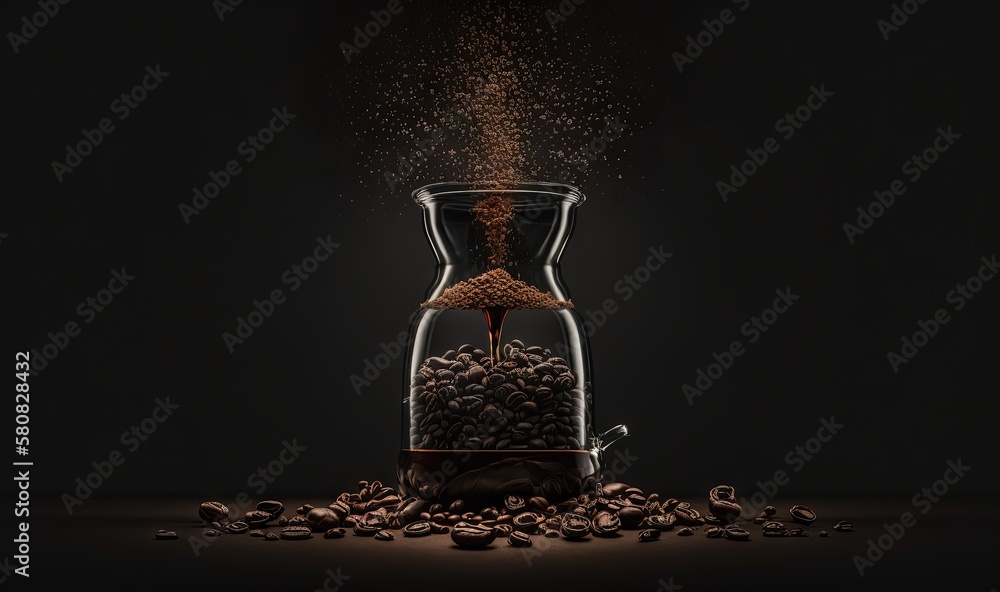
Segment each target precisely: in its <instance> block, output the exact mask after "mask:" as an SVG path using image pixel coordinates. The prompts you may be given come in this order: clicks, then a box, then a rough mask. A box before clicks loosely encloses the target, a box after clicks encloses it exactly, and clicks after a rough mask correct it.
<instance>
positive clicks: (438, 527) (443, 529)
mask: <svg viewBox="0 0 1000 592" xmlns="http://www.w3.org/2000/svg"><path fill="white" fill-rule="evenodd" d="M430 525H431V534H448V533H449V532H451V527H449V526H445V525H444V524H435V523H433V522H431V523H430Z"/></svg>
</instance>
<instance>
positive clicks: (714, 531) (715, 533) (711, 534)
mask: <svg viewBox="0 0 1000 592" xmlns="http://www.w3.org/2000/svg"><path fill="white" fill-rule="evenodd" d="M725 534H726V531H724V530H722V529H721V528H719V527H718V526H710V527H708V528H706V529H705V536H707V537H708V538H710V539H718V538H722V537H723V536H725Z"/></svg>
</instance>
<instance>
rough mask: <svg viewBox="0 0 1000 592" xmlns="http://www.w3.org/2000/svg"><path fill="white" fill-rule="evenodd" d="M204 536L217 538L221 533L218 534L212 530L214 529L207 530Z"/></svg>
mask: <svg viewBox="0 0 1000 592" xmlns="http://www.w3.org/2000/svg"><path fill="white" fill-rule="evenodd" d="M205 536H207V537H217V536H222V533H221V532H219V531H218V530H216V529H214V528H209V529H207V530H205Z"/></svg>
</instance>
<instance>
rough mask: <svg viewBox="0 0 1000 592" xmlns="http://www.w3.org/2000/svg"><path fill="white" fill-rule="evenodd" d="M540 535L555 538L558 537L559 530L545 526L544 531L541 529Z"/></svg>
mask: <svg viewBox="0 0 1000 592" xmlns="http://www.w3.org/2000/svg"><path fill="white" fill-rule="evenodd" d="M542 536H544V537H545V538H547V539H557V538H559V531H558V530H553V529H551V528H546V529H545V530H544V531H542Z"/></svg>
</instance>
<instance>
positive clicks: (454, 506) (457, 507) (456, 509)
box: [448, 500, 465, 514]
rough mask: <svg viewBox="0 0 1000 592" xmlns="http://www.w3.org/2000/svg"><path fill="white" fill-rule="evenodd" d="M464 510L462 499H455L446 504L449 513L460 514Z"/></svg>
mask: <svg viewBox="0 0 1000 592" xmlns="http://www.w3.org/2000/svg"><path fill="white" fill-rule="evenodd" d="M463 512H465V502H463V501H462V500H455V501H453V502H452V503H451V505H450V506H448V513H449V514H462V513H463Z"/></svg>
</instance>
